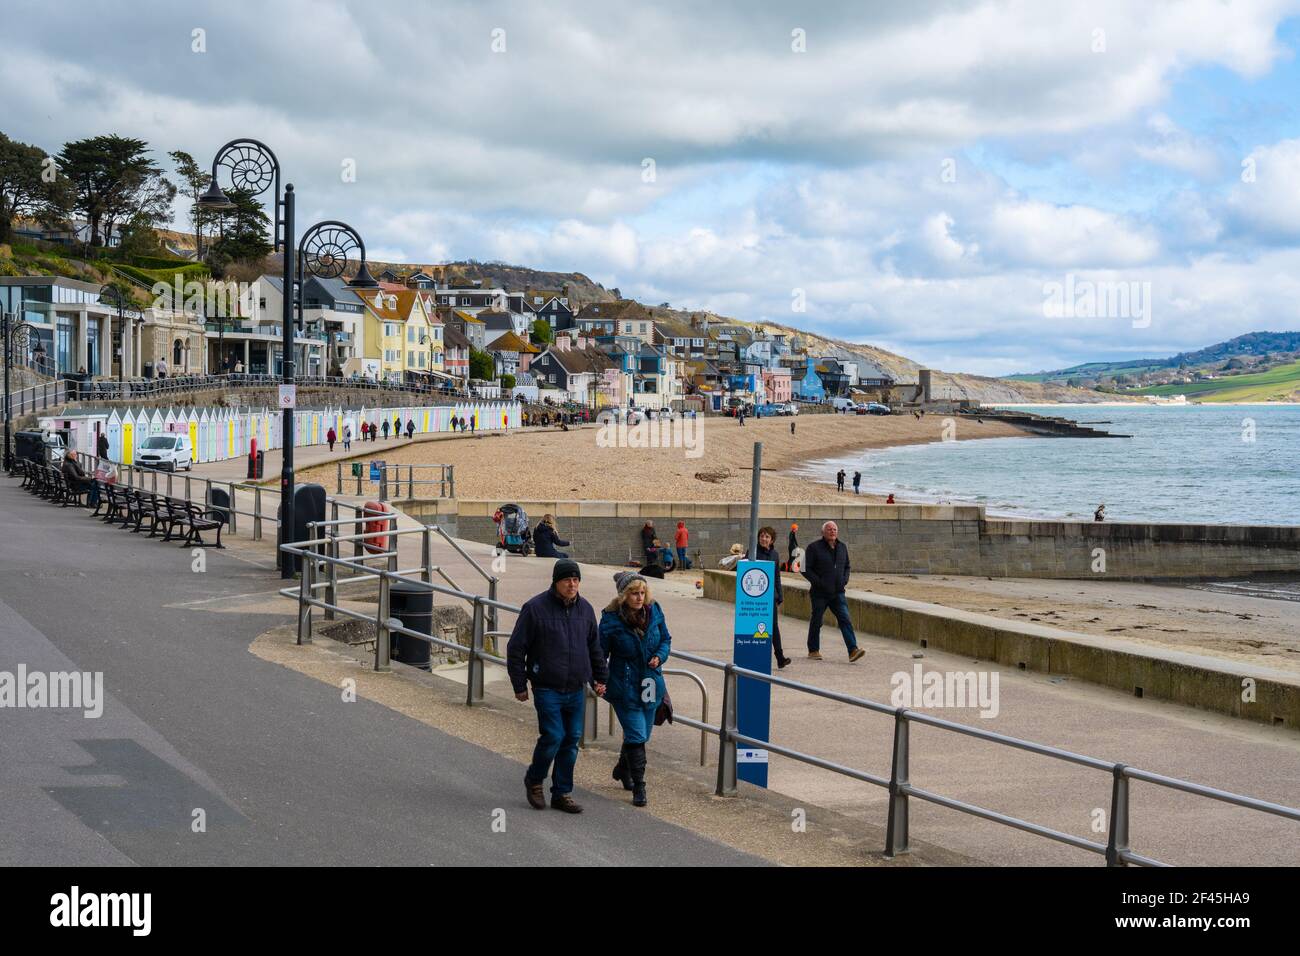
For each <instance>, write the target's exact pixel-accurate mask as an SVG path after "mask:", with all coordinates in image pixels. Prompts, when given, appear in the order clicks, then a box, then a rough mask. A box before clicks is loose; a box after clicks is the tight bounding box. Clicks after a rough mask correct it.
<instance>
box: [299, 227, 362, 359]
mask: <svg viewBox="0 0 1300 956" xmlns="http://www.w3.org/2000/svg"><path fill="white" fill-rule="evenodd" d="M354 252H355V253H357V258H359V259H360V260H361V268H360V270H358V272H357V274H356V276H355V277H354V278H352V279H351V280H349V282H348V287H349V288H352V289H377V288H379V283H378V282H376V281H375V280H374V278H373V277H372V276H371V275H370V269H369V268H368V267H367V266H366V244H365V243H364V242H362V240H361V236H360V234H358V233H357V231H356V230H355V229H353V228H352V227H351V226H349V225H348V224H347V223H346V222H339V221H338V220H337V219H326V220H325V221H324V222H318V223H316V225H314V226H312V227H311V228H310V229H308V230H307V231H306V232H305V233H303V236H302V241H300V242H299V243H298V288H297V289H296V290H295V295H294V301H295V303H296V304H297V307H298V321H299V323H303V322H304V321H305V320H304V318H303V306H302V296H303V287H304V286H305V285H306V284H307V283H306V281H305V280H306V277H307V276H309V275H311V276H317V277H318V278H321V279H337V278H338V277H339V276H341V275H343V270H344V269H345V268H346V267H347V264H348V259H349V257H350V256H351V254H352V253H354ZM328 336H329V338H328V339H327V344H326V347H325V374H326V375H328V374H329V371H330V368H331V367H332V364H331V363H336V359H335V356H334V332H333V330H332V329H331V330H329V332H328Z"/></svg>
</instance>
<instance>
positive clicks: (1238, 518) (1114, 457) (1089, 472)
mask: <svg viewBox="0 0 1300 956" xmlns="http://www.w3.org/2000/svg"><path fill="white" fill-rule="evenodd" d="M1006 407H1014V408H1018V409H1023V410H1025V411H1031V412H1036V413H1038V414H1043V415H1055V416H1060V417H1063V418H1070V419H1074V420H1075V421H1078V422H1080V423H1086V424H1090V425H1092V426H1093V427H1095V428H1098V429H1101V430H1104V431H1107V432H1113V433H1115V434H1121V435H1130V436H1132V437H1130V438H1039V437H1028V438H988V439H980V440H979V441H949V442H933V443H930V444H925V445H904V446H899V447H894V448H883V449H871V450H866V451H862V452H857V453H850V454H841V455H837V456H835V457H830V458H823V459H818V460H815V461H809V462H807V463H806V464H804V465H803V466H801V467H800V468H798V469H796V470H795V473H796V474H798V475H800V476H801V477H804V478H808V479H812V480H816V481H823V482H827V483H829V484H833V483H834V481H835V472H836V471H838V470H839V469H840V468H843V469H845V470H846V471H847V472H848V473H849V476H850V479H851V478H852V475H853V472H854V471H861V472H862V489H863V491H871V492H875V493H878V494H888V493H889V492H893V493H894V494H896V495H897V496H898V497H899V498H900V499H903V500H906V501H910V502H917V501H920V502H933V503H952V504H980V505H984V507H985V509H986V510H987V512H988V514H990V515H997V516H1008V517H1017V518H1066V519H1070V520H1087V521H1090V520H1092V516H1093V512H1094V510H1095V509H1096V507H1097V505H1099V504H1102V503H1105V505H1106V518H1107V519H1108V520H1110V521H1151V522H1185V523H1195V524H1202V523H1204V524H1270V525H1277V524H1282V525H1294V524H1300V405H1160V406H1147V405H1131V406H1130V405H1125V406H1097V405H1052V406H1034V405H1024V406H1006ZM961 427H962V422H961V419H960V418H958V419H957V429H958V435H959V436H960V429H961Z"/></svg>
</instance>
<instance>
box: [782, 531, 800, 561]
mask: <svg viewBox="0 0 1300 956" xmlns="http://www.w3.org/2000/svg"><path fill="white" fill-rule="evenodd" d="M798 531H799V525H798V524H795V523H791V525H790V538H789V540H788V541H786V545H785V550H786V553H787V554H788V555H789V563H787V564H786V567H787V568H789V569H790V570H791V571H793V570H794V569H795V568H794V553H795V552H796V551H798V550H799V540H798V539H797V538H796V537H795V535H796V533H797V532H798Z"/></svg>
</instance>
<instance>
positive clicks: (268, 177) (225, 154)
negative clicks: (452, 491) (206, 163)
mask: <svg viewBox="0 0 1300 956" xmlns="http://www.w3.org/2000/svg"><path fill="white" fill-rule="evenodd" d="M223 169H224V170H225V171H226V174H227V177H228V178H229V180H230V182H231V184H232V185H234V186H235V187H236V188H239V189H244V190H247V191H248V192H249V193H250V194H251V195H254V196H260V195H262V194H263V193H265V192H266V191H267V190H268V189H270V188H272V186H274V189H275V193H274V195H275V226H274V229H275V233H274V236H273V237H272V238H273V240H274V242H273V245H274V248H275V249H277V250H278V251H280V252H281V253H282V254H283V255H284V290H283V292H284V294H283V302H282V305H283V310H282V312H281V318H280V320H281V324H282V326H283V327H282V329H281V332H282V333H283V334H282V337H281V348H282V349H283V350H284V356H283V360H282V362H281V371H282V373H283V374H282V375H281V381H282V382H283V383H284V384H285V385H290V386H292V385H293V384H294V368H293V326H294V322H293V305H294V302H293V296H294V249H293V213H294V193H293V184H292V183H289V184H288V185H286V186H285V187H284V191H283V193H281V190H280V161H279V160H278V159H276V157H275V153H273V152H271V150H270V148H269V147H268V146H266V145H265V144H264V143H260V142H258V141H257V140H255V139H236V140H232V141H230V142H229V143H227V144H226V145H225V146H223V147H221V149H219V150H218V151H217V155H216V156H215V157H214V158H213V160H212V182H211V183H210V184H209V185H208V189H207V191H206V192H205V193H204V194H203V195H202V196H200V197H199V205H201V206H202V207H203V208H205V209H209V210H223V209H231V208H233V207H234V205H235V204H234V203H233V202H231V201H230V197H228V196H227V195H226V194H225V193H224V192H223V191H222V189H221V186H220V184H219V182H218V178H217V176H218V173H219V172H220V171H221V170H223ZM293 411H294V410H293V408H292V407H286V408H285V409H284V416H283V425H282V427H281V434H282V436H283V439H284V440H283V442H282V444H283V446H284V447H283V454H282V457H281V460H282V465H281V468H280V533H279V537H278V539H277V541H278V544H280V545H283V544H285V543H287V542H288V541H289V540H290V536H291V535H292V534H293V527H294V520H293V518H294V514H293V511H294V509H293V444H294V427H293V424H294V423H293ZM276 557H277V559H278V560H279V563H280V577H282V578H292V577H293V565H294V562H293V561H292V560H290V559H289V557H288V556H287V555H285V554H284V553H283V552H281V551H280V550H279V548H278V547H277V549H276Z"/></svg>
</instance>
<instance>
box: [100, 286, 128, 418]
mask: <svg viewBox="0 0 1300 956" xmlns="http://www.w3.org/2000/svg"><path fill="white" fill-rule="evenodd" d="M99 300H100V301H101V302H105V303H106V304H108V305H113V306H117V354H118V360H117V390H118V392H119V393H120V394H121V396H122V397H123V398H126V383H125V381H124V379H125V370H126V316H125V311H124V310H125V309H126V297H125V296H123V295H122V290H121V289H119V288H118V287H117V286H115V285H106V286H104V288H102V289H100V290H99Z"/></svg>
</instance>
